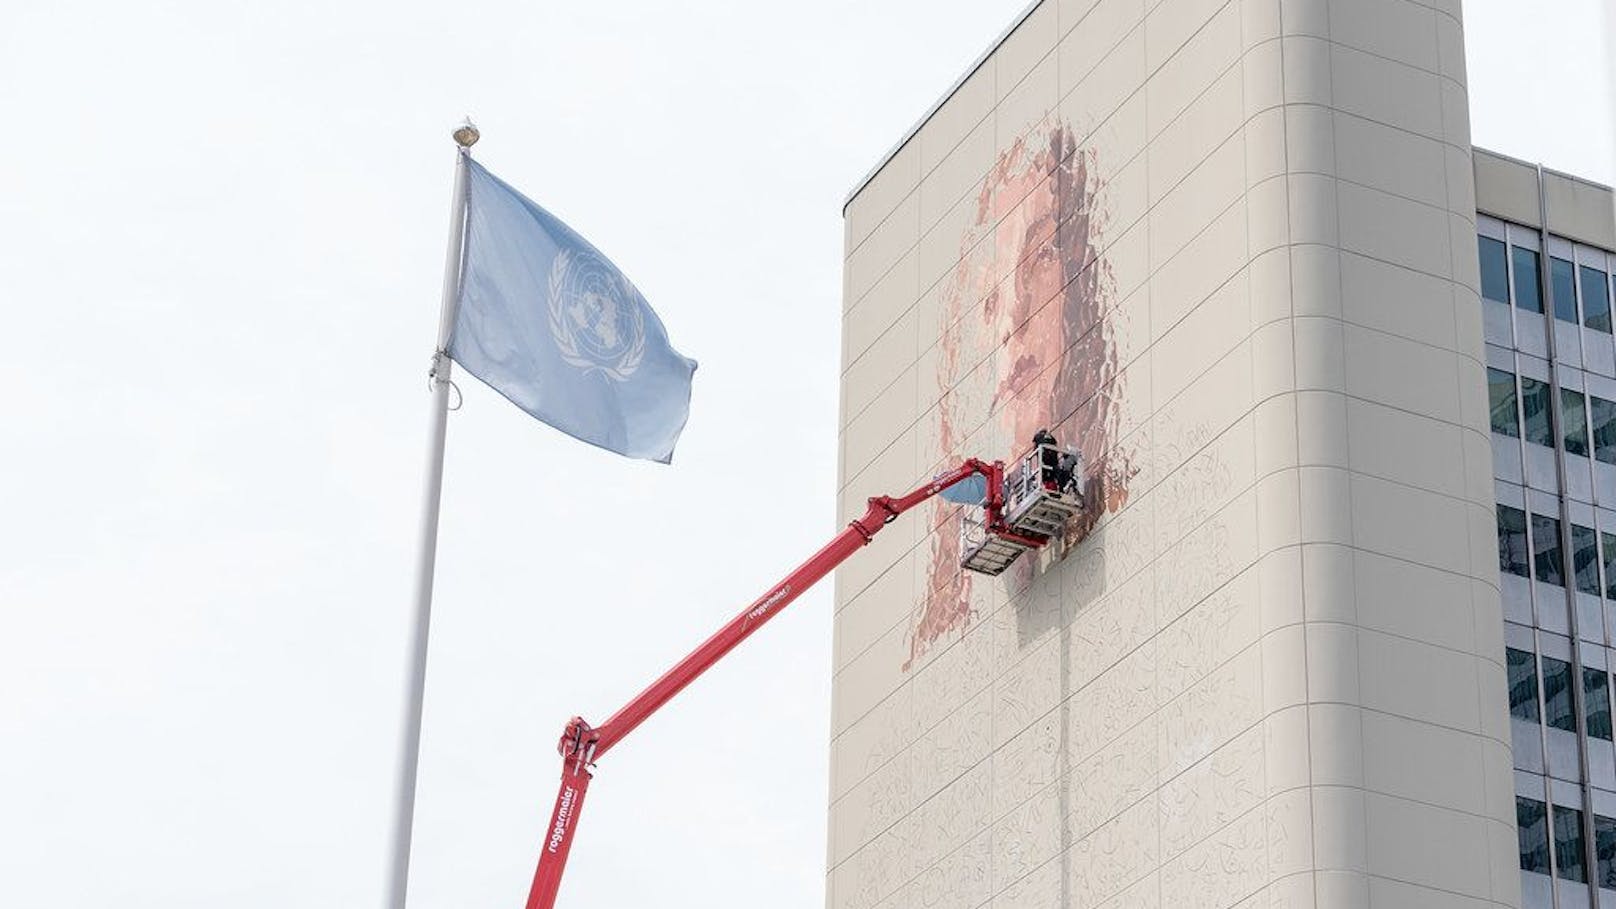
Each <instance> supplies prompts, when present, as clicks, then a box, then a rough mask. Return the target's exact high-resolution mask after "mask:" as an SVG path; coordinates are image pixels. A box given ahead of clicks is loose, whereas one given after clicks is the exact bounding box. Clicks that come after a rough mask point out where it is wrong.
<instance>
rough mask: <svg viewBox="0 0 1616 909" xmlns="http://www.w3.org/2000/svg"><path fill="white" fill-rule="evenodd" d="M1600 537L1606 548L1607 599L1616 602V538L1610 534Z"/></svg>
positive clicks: (1603, 534)
mask: <svg viewBox="0 0 1616 909" xmlns="http://www.w3.org/2000/svg"><path fill="white" fill-rule="evenodd" d="M1599 536H1600V538H1601V539H1600V541H1599V542H1600V543H1601V544H1602V545H1603V546H1604V548H1605V599H1607V600H1616V536H1612V535H1610V534H1608V533H1601V534H1600V535H1599Z"/></svg>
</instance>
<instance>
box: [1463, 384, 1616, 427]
mask: <svg viewBox="0 0 1616 909" xmlns="http://www.w3.org/2000/svg"><path fill="white" fill-rule="evenodd" d="M1487 399H1488V402H1489V405H1490V408H1491V410H1492V419H1493V432H1496V433H1499V434H1500V435H1506V436H1511V437H1513V438H1517V439H1518V438H1520V436H1521V418H1520V415H1519V414H1517V413H1516V412H1515V374H1514V373H1512V372H1504V371H1503V370H1502V369H1491V368H1489V369H1488V370H1487ZM1613 428H1616V427H1613Z"/></svg>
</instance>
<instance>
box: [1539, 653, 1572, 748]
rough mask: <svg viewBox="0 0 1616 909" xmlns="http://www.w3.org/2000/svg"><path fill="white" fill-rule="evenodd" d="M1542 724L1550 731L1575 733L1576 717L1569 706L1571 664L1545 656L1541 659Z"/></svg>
mask: <svg viewBox="0 0 1616 909" xmlns="http://www.w3.org/2000/svg"><path fill="white" fill-rule="evenodd" d="M1543 722H1544V725H1546V726H1548V727H1549V728H1551V729H1561V730H1564V731H1566V732H1576V731H1577V715H1576V713H1575V711H1574V710H1573V709H1572V706H1571V664H1570V663H1567V662H1566V661H1565V660H1557V659H1555V658H1554V657H1547V656H1546V657H1544V658H1543Z"/></svg>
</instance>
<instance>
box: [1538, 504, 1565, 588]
mask: <svg viewBox="0 0 1616 909" xmlns="http://www.w3.org/2000/svg"><path fill="white" fill-rule="evenodd" d="M1563 565H1564V563H1563V562H1561V560H1560V520H1559V519H1558V518H1546V517H1544V516H1543V515H1540V514H1535V515H1532V576H1533V577H1535V578H1537V579H1538V580H1539V581H1542V582H1543V583H1545V584H1558V585H1560V586H1562V587H1564V586H1565V574H1564V573H1563Z"/></svg>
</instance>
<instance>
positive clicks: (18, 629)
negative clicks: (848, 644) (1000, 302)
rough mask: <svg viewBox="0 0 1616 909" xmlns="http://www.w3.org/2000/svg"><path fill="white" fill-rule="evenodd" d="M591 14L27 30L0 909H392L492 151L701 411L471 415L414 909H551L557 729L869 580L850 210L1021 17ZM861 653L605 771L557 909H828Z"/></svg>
mask: <svg viewBox="0 0 1616 909" xmlns="http://www.w3.org/2000/svg"><path fill="white" fill-rule="evenodd" d="M1556 5H1557V6H1562V7H1564V8H1565V12H1563V13H1561V14H1560V15H1559V16H1558V17H1557V18H1556V19H1555V21H1554V23H1553V26H1554V30H1553V31H1551V30H1549V29H1548V28H1545V27H1543V26H1539V25H1537V24H1535V23H1534V22H1533V21H1532V20H1535V19H1539V18H1543V17H1544V15H1545V14H1544V13H1543V12H1541V11H1540V10H1541V9H1542V6H1543V5H1542V4H1523V3H1519V2H1508V0H1472V2H1471V3H1470V4H1469V7H1470V13H1469V15H1470V39H1471V45H1472V46H1471V55H1472V56H1471V65H1470V71H1471V74H1472V81H1473V89H1472V104H1473V108H1474V116H1473V120H1474V124H1475V134H1476V141H1477V142H1478V144H1483V145H1487V146H1489V147H1493V148H1496V149H1499V150H1501V151H1505V152H1509V153H1512V154H1516V155H1519V156H1522V157H1527V158H1531V159H1534V160H1535V159H1542V160H1544V161H1545V163H1547V164H1549V165H1550V166H1552V167H1556V168H1558V169H1563V170H1569V171H1574V172H1577V173H1581V174H1584V175H1587V176H1590V177H1594V178H1597V179H1601V180H1604V181H1606V182H1610V181H1612V180H1613V179H1616V173H1613V166H1612V156H1613V155H1612V148H1613V138H1612V137H1613V130H1612V128H1611V126H1610V123H1609V112H1610V109H1611V107H1612V103H1611V96H1610V95H1609V94H1604V95H1603V96H1601V95H1600V94H1599V93H1598V92H1597V91H1596V88H1597V87H1599V86H1600V85H1602V84H1603V82H1604V80H1606V78H1607V76H1608V74H1609V72H1610V70H1607V69H1605V68H1604V67H1603V63H1602V57H1601V54H1602V53H1603V52H1602V51H1601V50H1600V49H1599V38H1598V36H1599V34H1600V33H1601V32H1600V29H1601V28H1608V26H1601V25H1600V24H1599V22H1598V16H1599V6H1600V0H1561V2H1559V3H1557V4H1556ZM562 6H563V5H562V4H556V3H551V4H535V3H531V2H527V3H519V2H502V0H478V2H462V3H459V4H447V3H441V4H431V5H428V4H422V3H416V2H397V0H395V2H388V3H380V2H374V3H350V4H342V5H335V4H329V3H314V2H304V0H299V2H282V3H277V4H221V3H203V2H186V3H181V2H171V0H170V2H163V0H151V2H147V3H141V4H128V3H112V2H100V3H50V4H46V3H24V2H16V3H11V4H7V5H5V6H4V7H3V8H0V122H3V123H4V124H5V125H6V127H7V141H5V142H3V143H0V307H3V315H4V317H5V321H4V323H3V324H4V328H5V334H4V337H5V338H6V344H5V347H6V351H5V354H4V355H3V356H0V383H3V386H4V387H5V388H7V389H10V400H9V401H8V404H7V406H6V408H5V417H4V419H3V420H0V452H3V460H0V467H3V469H0V517H3V518H4V520H3V522H0V553H3V554H4V555H3V556H0V904H4V905H7V906H18V907H80V906H92V905H110V904H113V903H116V904H117V905H119V906H122V907H129V909H137V907H165V909H181V907H215V906H221V905H231V906H234V907H243V909H255V907H266V909H267V907H275V909H283V907H288V906H297V907H327V906H329V907H352V906H368V905H377V904H378V903H379V900H380V895H381V892H382V885H383V881H384V860H385V855H386V847H387V831H388V822H389V805H390V797H391V791H392V789H391V786H392V775H393V772H394V766H395V756H396V751H395V749H396V724H397V721H398V712H399V696H400V685H401V674H402V666H403V659H404V643H405V641H404V633H405V628H406V621H407V616H408V612H409V600H410V578H411V575H412V571H413V560H414V543H415V535H416V528H417V520H418V510H419V504H420V488H419V487H420V473H421V468H422V463H423V457H422V455H423V448H424V441H425V429H426V426H425V423H426V417H427V404H428V399H427V394H426V392H425V369H426V366H427V359H428V354H429V351H430V347H431V343H432V334H433V331H434V327H435V324H436V318H437V306H438V289H439V282H440V279H441V269H442V262H443V247H444V239H445V232H446V227H447V206H448V197H449V188H450V187H449V181H450V174H451V166H452V146H451V144H450V142H449V140H448V138H447V133H448V131H449V129H450V128H451V127H452V126H453V125H454V123H455V122H456V121H457V120H458V118H459V117H460V116H461V115H462V114H463V113H471V114H472V115H473V116H474V117H475V118H476V119H477V121H478V123H479V125H480V126H481V127H482V129H483V136H484V138H483V142H482V144H480V145H479V146H478V148H477V152H478V154H479V157H480V158H481V160H483V161H484V162H485V163H486V164H488V166H489V167H490V168H491V169H493V170H494V171H495V172H496V173H498V174H500V175H501V176H502V177H504V178H506V179H507V180H509V181H511V182H512V183H514V184H516V185H517V186H519V187H521V188H523V189H524V190H525V191H526V192H527V193H528V194H529V195H531V196H532V197H534V198H535V199H537V200H538V201H540V202H541V203H543V204H544V205H546V206H547V207H549V208H550V209H551V210H552V211H554V212H555V213H557V214H558V215H559V216H561V217H562V218H564V219H566V220H568V221H569V222H570V223H571V224H572V225H573V226H574V227H575V228H577V229H579V230H580V231H581V232H583V233H584V234H585V235H586V236H588V237H589V238H590V239H591V240H593V242H594V243H595V244H596V245H598V246H599V247H601V248H602V249H603V250H605V251H606V252H607V253H608V254H609V255H610V256H612V257H613V258H614V259H615V260H616V261H617V262H618V263H619V264H621V265H623V266H624V267H625V268H626V269H627V270H628V271H629V273H630V274H631V275H632V276H633V277H634V279H635V281H636V283H637V284H638V285H639V286H640V287H641V288H642V289H643V290H644V291H645V293H646V295H647V296H648V297H649V298H650V299H651V301H652V303H653V305H655V306H656V307H657V309H658V310H659V312H660V313H661V314H662V317H663V319H664V321H665V322H666V323H667V325H668V326H669V330H670V332H671V333H672V335H673V338H674V340H675V343H676V344H677V345H678V346H679V348H680V349H681V350H682V351H684V352H685V353H686V354H689V355H691V356H693V357H696V358H697V359H699V360H700V361H701V364H702V365H701V370H700V372H699V373H698V374H697V379H696V382H697V385H696V392H695V401H694V405H693V416H692V419H691V423H690V427H689V429H688V431H687V433H686V436H685V439H684V441H683V443H682V445H681V447H680V449H679V453H678V456H677V461H676V464H675V465H674V466H673V467H672V468H671V469H670V468H663V467H659V466H657V465H651V464H642V463H635V462H628V461H625V460H621V459H618V458H615V457H613V456H611V455H607V454H605V453H602V452H598V451H596V450H594V449H591V448H588V447H585V446H583V445H581V444H578V443H576V442H573V441H571V440H569V439H567V438H565V437H563V436H561V435H559V434H557V433H555V432H553V431H550V430H548V429H546V428H545V427H543V426H541V425H539V424H537V423H535V422H533V421H532V420H530V419H528V418H527V417H526V416H524V415H523V414H521V413H520V412H519V411H517V410H516V409H514V408H513V407H511V406H510V405H509V404H507V403H506V402H505V401H504V400H503V399H501V398H499V397H498V396H497V395H495V394H493V393H492V392H490V391H488V390H487V389H485V388H483V387H482V386H480V385H477V384H476V383H475V381H474V380H464V381H462V382H461V387H462V388H463V389H464V391H465V397H466V403H465V408H464V409H463V410H461V411H460V412H458V413H457V414H455V415H454V417H453V420H452V422H451V428H450V440H449V464H448V476H447V480H446V487H447V492H446V501H445V512H444V523H443V535H442V540H443V542H442V547H441V551H440V563H439V565H440V568H439V584H438V598H437V609H436V623H435V626H434V636H433V652H432V656H433V662H432V673H431V682H430V687H429V693H428V712H427V729H426V748H425V756H424V760H423V766H422V792H421V801H420V813H419V819H418V825H417V831H418V833H417V851H416V861H415V874H414V885H413V890H412V897H413V898H412V902H411V905H412V907H415V909H427V907H460V906H517V905H519V904H520V902H521V900H522V898H523V897H524V896H525V894H526V890H527V882H528V877H529V875H530V873H531V870H532V864H533V861H534V859H535V857H536V855H537V847H538V842H539V839H540V834H541V831H542V828H543V826H544V823H545V820H546V818H547V815H548V811H549V807H550V801H551V798H552V797H553V793H554V780H555V775H556V771H557V758H556V756H555V753H554V750H553V743H554V740H555V737H556V734H557V733H558V731H559V729H560V726H561V724H562V722H563V721H564V720H565V719H566V718H567V717H568V716H570V715H572V714H573V713H582V714H584V715H585V716H586V717H589V718H591V719H594V720H596V721H598V720H601V719H604V717H605V716H606V715H607V714H609V713H611V712H612V711H613V710H615V709H616V708H617V707H618V706H619V705H620V704H621V703H622V701H623V700H625V699H626V698H627V697H629V696H631V695H632V694H633V693H634V692H636V691H637V690H639V688H640V687H641V686H643V685H644V684H645V683H646V682H648V681H649V680H650V679H651V678H652V677H653V676H654V675H655V674H657V673H658V672H660V671H661V670H662V669H663V668H664V667H665V666H666V665H667V664H668V663H670V662H671V661H672V660H674V659H676V658H678V657H679V656H681V655H682V654H683V653H684V652H685V651H686V650H687V649H688V648H689V647H690V646H692V645H693V644H695V643H696V642H698V641H699V640H700V639H701V638H702V637H704V636H705V635H706V634H707V633H708V632H709V631H710V630H711V629H712V628H714V627H716V626H717V625H718V624H719V623H721V622H722V621H723V620H724V619H726V618H728V617H729V616H730V615H731V614H732V613H734V612H736V611H737V610H739V608H740V607H741V606H743V605H744V604H745V603H746V602H747V601H749V600H750V599H751V598H752V597H753V596H755V595H756V594H757V593H759V592H761V590H762V589H763V588H765V587H767V586H768V585H769V584H770V583H771V582H772V581H773V580H775V579H776V578H777V577H779V576H780V575H781V574H783V573H784V572H785V571H786V570H788V569H789V568H790V567H792V566H794V565H795V564H796V563H797V562H799V561H800V560H801V559H802V558H803V557H804V556H806V555H807V554H808V553H809V552H810V551H811V550H813V549H814V548H816V547H817V546H818V545H819V544H820V543H821V542H822V541H823V540H824V539H825V538H827V537H828V536H829V535H830V534H832V533H834V532H835V530H836V527H835V524H834V520H833V510H834V509H833V491H834V486H835V468H836V458H835V440H836V433H835V424H836V401H837V392H836V373H837V364H838V359H839V338H840V329H839V317H840V305H839V297H840V288H841V281H840V259H841V243H842V234H841V221H840V207H841V202H842V199H843V196H844V195H845V193H846V192H847V190H848V189H850V188H851V186H852V185H853V183H854V182H855V181H856V180H857V179H858V178H859V177H860V176H862V175H863V173H864V172H865V171H866V170H867V169H868V168H869V167H870V166H871V165H872V164H874V163H875V161H876V160H877V158H878V157H879V155H880V154H882V153H883V152H884V151H885V150H886V149H887V148H888V147H889V146H890V145H891V143H892V142H893V141H894V140H896V139H897V138H898V137H899V136H900V135H901V134H902V132H903V131H904V130H905V129H906V128H907V127H908V126H909V125H910V123H911V122H913V120H914V118H915V117H916V116H918V115H919V114H920V113H921V112H922V111H924V110H925V109H926V108H927V107H928V106H929V105H930V104H931V103H932V101H933V100H935V98H936V97H937V95H938V93H939V92H940V91H941V90H942V89H943V88H944V87H946V86H947V85H948V84H949V83H951V82H952V81H953V79H954V78H955V77H956V76H957V75H959V73H960V72H961V70H962V69H963V67H964V65H965V64H966V63H968V62H969V61H970V60H971V59H973V58H974V57H975V56H976V55H977V54H978V53H979V52H980V51H981V50H982V48H983V46H984V45H985V44H986V42H987V41H988V40H989V39H990V38H991V37H992V36H994V35H995V34H997V33H998V32H999V31H1000V30H1001V29H1002V28H1003V27H1004V26H1005V24H1006V23H1007V22H1009V21H1010V19H1011V18H1012V17H1013V16H1014V15H1015V14H1016V13H1017V12H1018V11H1019V10H1020V9H1021V7H1022V6H1023V0H946V2H945V0H881V2H878V3H871V2H862V3H855V2H852V0H820V2H818V3H813V4H800V5H798V6H796V7H795V8H793V9H791V10H790V11H789V12H787V11H784V8H782V7H780V6H778V5H775V4H760V3H756V2H731V3H716V2H705V3H700V4H695V3H680V4H669V3H655V2H647V0H636V2H627V0H622V2H617V3H612V4H566V5H565V7H566V8H565V9H563V8H561V7H562ZM1567 84H1571V85H1575V86H1578V87H1577V88H1575V89H1573V90H1569V91H1568V90H1567V88H1566V85H1567ZM1601 114H1602V115H1603V117H1604V123H1603V124H1601V123H1599V122H1598V121H1599V119H1600V116H1601ZM879 491H897V490H871V492H872V493H873V492H879ZM829 606H830V589H829V585H826V586H824V587H822V588H820V589H818V590H816V591H814V592H813V593H812V594H810V595H808V596H806V597H804V599H803V600H801V601H800V602H799V603H798V604H797V605H796V606H794V607H793V608H792V609H791V610H790V611H788V613H787V614H786V615H784V616H783V617H781V618H780V619H779V620H777V621H776V622H775V623H774V624H773V625H771V626H770V627H769V628H768V629H767V630H765V631H764V632H762V633H760V634H759V635H758V636H757V637H756V638H754V639H753V640H752V641H751V642H749V643H748V644H747V645H746V646H745V647H743V648H742V649H741V650H739V651H737V652H736V654H734V655H733V656H732V657H731V658H730V659H729V660H728V661H727V662H726V663H725V664H723V665H722V666H721V668H719V669H717V670H716V671H714V672H713V673H712V674H711V675H710V676H709V677H708V678H707V679H706V680H704V681H703V682H701V683H698V684H697V685H696V686H694V687H692V688H691V689H690V690H689V691H687V692H686V693H685V694H684V695H682V696H681V697H680V699H679V700H677V701H676V702H675V703H674V705H673V706H672V707H671V708H670V709H668V710H667V711H665V712H664V713H663V714H662V715H661V716H659V717H658V718H656V719H654V720H652V721H651V722H649V723H647V724H646V725H645V726H643V727H642V728H641V729H640V730H639V731H638V732H637V733H636V734H635V735H634V736H633V737H632V738H631V739H629V740H628V741H627V742H625V743H624V744H623V745H622V746H621V747H620V748H619V749H618V750H617V751H615V752H613V754H612V755H611V756H610V757H609V758H608V759H607V760H606V761H605V762H603V764H602V766H601V768H600V771H599V774H598V776H597V780H596V784H595V787H594V788H593V789H592V791H591V794H590V802H589V805H588V808H587V811H586V813H585V815H584V817H583V821H582V826H581V828H580V834H579V839H578V842H577V846H576V849H575V851H574V854H573V862H572V868H571V869H570V871H569V874H568V878H567V882H566V885H565V886H564V888H563V891H562V903H563V905H569V906H575V907H576V906H590V907H618V906H623V907H628V906H641V905H648V904H655V905H658V906H661V907H698V906H699V907H704V909H711V907H717V909H731V907H755V906H765V905H766V906H771V907H774V906H782V907H818V906H820V905H822V903H823V865H824V839H825V833H824V817H825V796H826V783H827V768H826V763H827V741H826V739H827V730H828V726H829V717H828V701H829V679H828V667H829V663H830V656H829V644H830V616H829Z"/></svg>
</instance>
